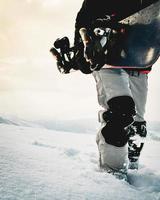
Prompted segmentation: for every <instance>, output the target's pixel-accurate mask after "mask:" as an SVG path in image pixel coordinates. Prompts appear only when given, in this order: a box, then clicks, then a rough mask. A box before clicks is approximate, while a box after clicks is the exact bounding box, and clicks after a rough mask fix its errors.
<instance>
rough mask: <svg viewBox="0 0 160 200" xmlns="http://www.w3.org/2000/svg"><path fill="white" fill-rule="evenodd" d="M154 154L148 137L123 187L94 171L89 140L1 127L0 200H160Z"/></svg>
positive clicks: (158, 162) (159, 158)
mask: <svg viewBox="0 0 160 200" xmlns="http://www.w3.org/2000/svg"><path fill="white" fill-rule="evenodd" d="M157 134H158V133H157ZM159 152H160V141H159V140H157V138H154V139H152V138H151V137H149V138H148V140H147V141H146V145H145V148H144V151H143V155H142V158H141V160H140V164H141V167H140V170H139V171H138V172H134V171H133V172H132V171H130V172H129V180H130V184H129V183H127V182H125V181H122V180H118V179H116V178H115V177H113V176H112V175H110V174H107V173H105V172H102V171H100V170H99V168H98V162H97V161H98V152H97V147H96V143H95V135H93V134H80V133H79V134H74V133H66V132H60V131H59V132H58V131H54V130H47V129H44V128H37V127H23V126H15V125H11V124H10V125H8V124H3V123H1V124H0V200H115V199H117V200H135V199H138V200H160V155H159Z"/></svg>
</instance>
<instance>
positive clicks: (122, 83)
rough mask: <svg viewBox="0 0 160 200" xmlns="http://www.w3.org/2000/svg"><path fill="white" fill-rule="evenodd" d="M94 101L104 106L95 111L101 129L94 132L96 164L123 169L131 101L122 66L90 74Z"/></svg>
mask: <svg viewBox="0 0 160 200" xmlns="http://www.w3.org/2000/svg"><path fill="white" fill-rule="evenodd" d="M93 75H94V77H95V80H96V82H97V92H98V101H99V104H100V105H101V106H103V107H104V108H105V111H104V112H103V113H100V114H99V119H100V120H99V121H100V122H101V123H102V128H101V129H100V131H99V132H98V134H97V145H98V149H99V154H100V166H101V167H102V168H105V169H107V170H114V171H120V170H126V168H127V164H128V146H127V142H128V131H127V129H126V127H127V126H129V125H130V124H131V123H132V122H133V116H134V114H135V104H134V101H133V99H132V97H131V96H132V95H131V92H130V88H129V80H128V78H129V76H128V74H127V73H126V72H125V71H124V70H123V69H102V70H100V71H99V72H94V73H93Z"/></svg>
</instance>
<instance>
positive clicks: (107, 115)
mask: <svg viewBox="0 0 160 200" xmlns="http://www.w3.org/2000/svg"><path fill="white" fill-rule="evenodd" d="M108 106H109V109H108V110H107V111H106V112H104V113H103V119H104V120H105V121H106V126H105V127H104V128H103V129H102V135H103V137H104V138H105V141H106V142H107V143H109V144H112V145H114V146H118V147H120V146H124V145H125V144H126V143H127V141H128V131H127V129H126V127H127V126H129V125H130V124H131V123H133V121H134V115H135V114H136V112H135V103H134V101H133V99H132V97H130V96H119V97H114V98H112V99H111V100H109V101H108Z"/></svg>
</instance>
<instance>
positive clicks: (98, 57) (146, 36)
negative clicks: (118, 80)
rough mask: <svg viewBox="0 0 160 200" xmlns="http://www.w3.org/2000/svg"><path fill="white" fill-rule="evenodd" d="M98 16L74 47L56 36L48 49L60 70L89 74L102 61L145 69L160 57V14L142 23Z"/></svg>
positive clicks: (81, 33)
mask: <svg viewBox="0 0 160 200" xmlns="http://www.w3.org/2000/svg"><path fill="white" fill-rule="evenodd" d="M110 21H111V18H109V17H107V19H97V20H96V21H95V22H94V23H93V24H92V28H91V30H89V31H88V30H87V29H86V28H81V29H80V30H79V34H80V36H81V39H80V40H79V44H78V45H77V46H73V47H70V42H69V39H68V38H67V37H63V38H58V39H57V40H56V41H55V42H54V47H53V48H51V50H50V52H51V53H52V54H53V55H54V57H56V60H57V67H58V70H59V71H60V72H61V73H65V74H67V73H70V71H71V69H74V70H80V71H81V72H82V73H85V74H89V73H92V72H93V71H96V70H100V69H101V68H102V67H103V66H104V65H105V64H107V65H109V66H111V67H112V66H114V68H132V69H135V68H136V69H137V68H140V69H144V68H145V69H146V68H148V67H151V66H152V65H153V64H154V63H155V62H156V61H157V60H158V58H159V56H160V36H159V30H160V28H159V27H160V17H159V18H156V19H154V20H153V21H152V23H150V24H147V25H144V24H138V25H132V26H129V25H126V24H121V23H111V22H110Z"/></svg>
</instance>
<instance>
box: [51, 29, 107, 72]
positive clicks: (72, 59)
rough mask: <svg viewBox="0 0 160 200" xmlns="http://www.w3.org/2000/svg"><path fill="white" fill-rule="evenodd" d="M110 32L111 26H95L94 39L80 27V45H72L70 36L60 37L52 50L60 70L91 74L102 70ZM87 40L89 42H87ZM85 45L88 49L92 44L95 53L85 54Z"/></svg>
mask: <svg viewBox="0 0 160 200" xmlns="http://www.w3.org/2000/svg"><path fill="white" fill-rule="evenodd" d="M110 32H111V29H110V28H95V29H94V39H91V37H90V36H89V35H88V32H87V30H86V29H85V28H82V29H80V35H81V38H82V41H80V43H79V44H78V47H75V46H73V47H70V42H69V39H68V37H63V38H58V39H57V40H56V41H55V42H54V44H53V46H54V47H52V48H51V49H50V52H51V53H52V55H53V56H54V57H55V58H56V61H57V68H58V70H59V72H60V73H63V74H67V73H70V71H71V70H72V69H73V70H80V71H81V72H82V73H85V74H89V73H92V72H93V71H95V70H100V69H101V67H102V66H103V65H104V64H105V54H106V53H107V51H106V47H107V42H108V41H109V36H110ZM84 38H85V39H84ZM87 40H88V44H86V43H85V42H86V41H87ZM84 46H85V47H86V49H87V48H88V47H90V46H92V50H93V54H92V55H91V53H89V51H88V55H85V52H84ZM89 54H90V55H89ZM86 56H88V57H89V60H87V59H86Z"/></svg>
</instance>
